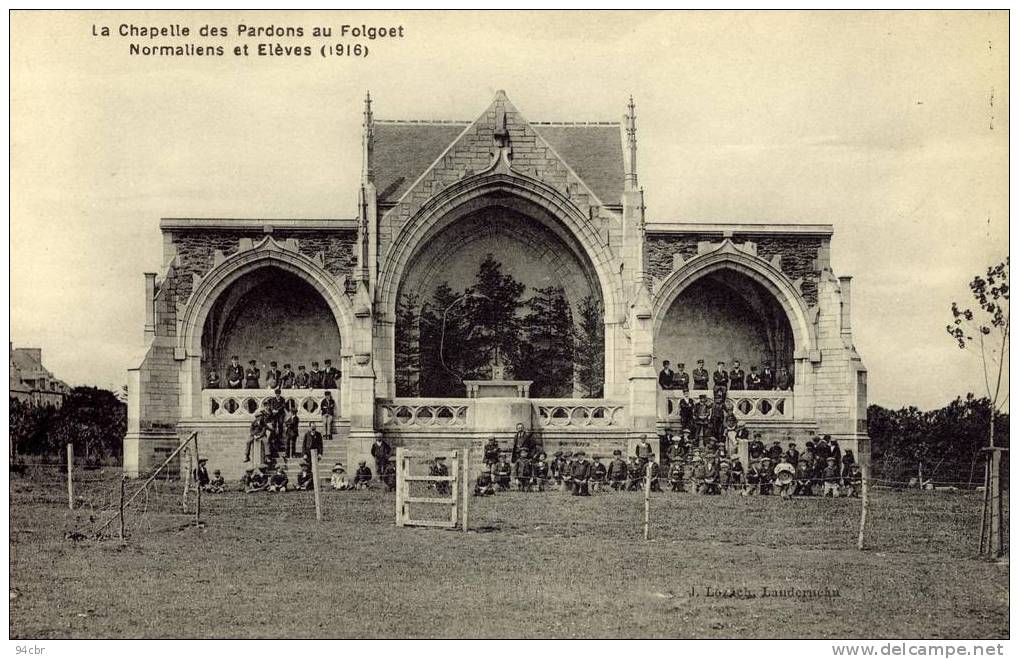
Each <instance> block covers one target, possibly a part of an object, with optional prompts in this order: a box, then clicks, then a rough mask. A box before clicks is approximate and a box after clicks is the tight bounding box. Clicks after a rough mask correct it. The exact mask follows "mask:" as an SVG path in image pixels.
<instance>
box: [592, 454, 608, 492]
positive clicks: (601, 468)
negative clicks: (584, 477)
mask: <svg viewBox="0 0 1019 659" xmlns="http://www.w3.org/2000/svg"><path fill="white" fill-rule="evenodd" d="M607 474H608V468H607V467H606V466H605V465H604V464H602V462H601V460H598V461H596V462H594V463H592V464H591V488H592V489H594V491H595V492H598V491H600V490H601V488H602V486H603V485H604V484H605V477H606V475H607Z"/></svg>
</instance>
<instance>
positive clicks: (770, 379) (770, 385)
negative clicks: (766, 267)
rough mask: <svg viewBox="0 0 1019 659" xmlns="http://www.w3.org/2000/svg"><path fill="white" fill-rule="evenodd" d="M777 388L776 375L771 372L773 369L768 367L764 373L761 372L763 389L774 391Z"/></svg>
mask: <svg viewBox="0 0 1019 659" xmlns="http://www.w3.org/2000/svg"><path fill="white" fill-rule="evenodd" d="M774 388H775V374H774V373H772V372H771V369H770V368H768V367H767V366H765V367H764V371H762V372H761V389H774Z"/></svg>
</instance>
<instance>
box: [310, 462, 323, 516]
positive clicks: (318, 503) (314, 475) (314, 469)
mask: <svg viewBox="0 0 1019 659" xmlns="http://www.w3.org/2000/svg"><path fill="white" fill-rule="evenodd" d="M311 484H312V487H314V488H315V519H317V520H318V521H320V522H321V521H322V500H321V499H320V498H319V493H318V449H315V448H313V449H311Z"/></svg>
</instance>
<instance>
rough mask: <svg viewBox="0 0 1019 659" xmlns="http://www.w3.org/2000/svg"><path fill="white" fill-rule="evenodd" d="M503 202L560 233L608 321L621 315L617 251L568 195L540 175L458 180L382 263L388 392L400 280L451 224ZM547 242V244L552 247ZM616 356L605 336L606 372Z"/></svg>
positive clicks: (400, 235)
mask: <svg viewBox="0 0 1019 659" xmlns="http://www.w3.org/2000/svg"><path fill="white" fill-rule="evenodd" d="M493 208H498V209H501V210H503V211H505V212H510V213H515V214H519V215H522V216H526V217H527V218H528V219H529V220H530V221H532V222H534V223H536V224H538V225H540V226H541V228H542V230H544V231H548V232H550V233H551V234H552V236H553V237H554V238H555V241H554V242H555V243H556V244H557V245H560V246H562V247H565V248H566V249H568V250H569V251H570V253H571V254H570V257H571V258H575V259H577V260H578V261H579V262H580V263H582V264H583V270H584V271H585V275H586V276H587V277H588V278H589V280H590V281H591V285H592V286H593V287H594V288H596V289H597V293H598V297H600V299H601V301H602V304H603V306H604V311H605V316H604V317H605V324H606V326H607V325H609V324H615V323H618V322H619V319H620V318H621V317H622V310H621V299H622V290H621V280H620V277H619V273H618V267H614V264H616V263H617V262H618V258H617V257H614V256H613V254H612V252H611V250H610V249H609V248H608V245H607V244H606V240H605V239H604V237H603V236H602V235H601V234H600V232H599V230H598V229H597V228H596V227H595V225H594V222H592V221H591V220H590V219H589V218H588V217H587V216H586V215H585V214H584V213H583V212H581V211H580V209H578V208H577V206H576V205H575V204H574V203H573V202H571V201H570V200H569V199H568V198H567V197H565V196H564V195H562V194H561V193H560V192H558V191H557V190H555V189H554V188H552V187H550V186H548V185H546V184H545V183H543V182H541V181H537V180H535V179H531V178H528V177H524V176H521V175H519V174H516V173H493V174H488V175H483V176H477V177H471V178H468V179H465V180H463V181H460V182H458V183H455V184H453V185H451V186H450V187H448V188H446V189H445V190H443V191H442V192H440V193H439V194H437V195H435V196H434V197H432V198H431V199H429V200H428V201H427V202H426V203H425V204H424V205H423V206H422V207H421V209H420V210H419V211H418V212H417V213H415V215H414V216H413V217H412V218H411V219H410V220H409V221H408V222H407V223H406V226H405V228H404V229H403V230H402V231H400V232H399V233H398V234H397V235H396V236H395V239H394V242H393V243H392V245H391V246H390V247H389V249H388V250H387V252H386V254H385V258H383V259H382V262H381V264H380V268H381V270H380V273H379V278H378V288H377V300H378V301H379V311H380V313H381V316H382V318H381V320H382V323H383V325H384V326H385V325H388V327H384V328H383V331H384V332H385V334H384V339H383V340H384V341H385V343H384V350H385V352H386V353H387V354H386V357H385V358H384V360H383V364H382V366H383V368H384V369H385V370H384V375H385V377H384V382H385V386H386V387H387V388H388V389H389V395H393V391H394V386H393V382H394V373H395V368H394V358H395V354H394V348H395V347H394V334H395V333H394V331H393V322H394V320H395V316H396V305H397V301H398V297H399V293H400V288H401V283H402V282H403V281H404V279H405V278H406V277H407V275H408V271H409V269H410V268H411V267H412V264H413V263H414V261H415V259H416V257H417V256H418V254H419V253H420V251H421V250H422V249H425V248H426V247H427V246H428V245H429V243H431V242H432V241H433V240H434V239H435V237H436V236H439V235H440V234H441V233H442V232H443V231H445V230H446V229H447V228H448V227H450V226H452V225H454V224H456V223H458V222H460V221H462V220H464V219H465V218H470V217H476V216H477V215H478V214H479V213H483V212H485V211H486V210H489V209H493ZM547 248H548V247H546V249H547ZM612 357H613V355H612V354H610V350H609V348H608V337H606V351H605V356H604V359H605V378H606V382H608V381H609V380H610V379H611V377H612V373H613V368H612V361H611V360H612Z"/></svg>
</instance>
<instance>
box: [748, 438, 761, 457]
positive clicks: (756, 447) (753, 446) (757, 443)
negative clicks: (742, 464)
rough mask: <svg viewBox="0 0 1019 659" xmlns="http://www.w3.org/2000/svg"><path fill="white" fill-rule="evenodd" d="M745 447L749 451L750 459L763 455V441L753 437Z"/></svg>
mask: <svg viewBox="0 0 1019 659" xmlns="http://www.w3.org/2000/svg"><path fill="white" fill-rule="evenodd" d="M747 449H748V450H749V451H750V459H751V460H760V459H761V457H762V456H763V455H764V442H762V441H761V440H759V439H754V440H753V441H751V442H750V443H749V444H748V445H747Z"/></svg>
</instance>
